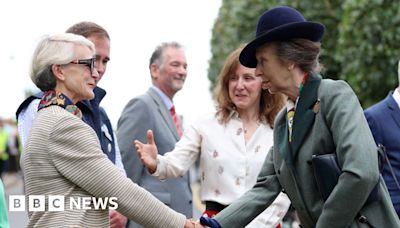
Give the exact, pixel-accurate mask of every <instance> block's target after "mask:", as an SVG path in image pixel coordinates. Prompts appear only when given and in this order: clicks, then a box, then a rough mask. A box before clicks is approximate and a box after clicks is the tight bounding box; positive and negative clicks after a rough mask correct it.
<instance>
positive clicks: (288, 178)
mask: <svg viewBox="0 0 400 228" xmlns="http://www.w3.org/2000/svg"><path fill="white" fill-rule="evenodd" d="M286 112H287V111H286V108H285V109H283V110H282V111H281V112H280V113H279V114H278V116H277V118H276V121H275V127H274V148H273V149H272V151H270V153H269V154H268V156H267V158H266V160H265V163H264V165H263V169H262V170H261V172H260V174H259V177H258V180H257V184H256V185H255V186H254V188H253V189H251V190H250V191H249V192H247V193H246V194H245V195H244V196H243V197H241V198H240V199H238V200H237V201H235V202H234V203H233V204H232V205H230V206H229V207H228V208H226V209H225V210H223V211H222V212H221V213H220V214H218V215H217V216H216V217H215V218H216V219H217V220H218V222H219V223H220V224H221V225H222V227H244V226H245V224H247V223H248V222H249V221H251V220H252V219H253V218H254V217H255V216H256V215H257V214H259V213H260V212H261V211H263V210H264V209H265V208H266V207H268V206H269V205H270V204H271V203H272V202H273V200H274V199H275V197H276V196H277V195H278V193H279V192H280V191H282V190H284V191H285V192H286V193H287V195H288V196H289V198H290V200H291V201H292V205H293V206H294V207H295V209H296V211H297V213H298V216H299V219H300V222H301V224H302V226H303V227H307V228H312V227H318V228H330V227H332V228H333V227H337V228H343V227H352V228H353V227H354V228H355V227H369V226H368V225H367V224H365V223H361V222H359V221H358V219H357V217H358V216H357V214H358V213H360V214H362V215H363V216H365V217H366V218H367V219H368V221H369V222H370V223H371V224H372V225H374V226H375V227H377V228H378V227H393V228H398V227H400V221H399V219H398V217H397V215H396V213H395V211H394V209H393V206H392V204H391V201H390V197H389V195H388V192H387V189H386V186H385V184H384V183H383V181H381V184H380V190H381V193H382V200H381V201H377V202H373V203H370V204H365V201H366V200H367V198H368V195H369V193H370V191H371V190H372V189H373V188H374V186H375V185H376V183H377V182H378V179H379V178H380V175H379V170H378V161H377V160H378V159H377V157H378V156H377V150H376V146H375V143H374V140H373V138H372V135H371V132H370V130H369V127H368V124H367V122H366V120H365V117H364V114H363V110H362V108H361V106H360V103H359V101H358V99H357V97H356V95H355V94H354V92H353V91H352V89H351V88H350V86H349V85H348V84H347V83H345V82H343V81H333V80H329V79H324V80H321V79H320V77H319V76H317V75H310V77H309V79H308V81H307V82H306V84H305V85H304V88H303V90H302V93H301V94H300V99H299V102H298V104H297V108H296V113H295V116H294V123H293V138H292V140H293V141H292V143H291V144H289V143H288V130H287V118H286ZM332 152H336V154H337V157H338V163H339V166H340V167H341V168H342V171H343V173H342V174H341V176H340V178H339V182H338V184H337V185H336V186H335V188H334V189H333V191H332V193H331V195H330V196H329V198H328V199H327V200H326V202H325V203H324V202H323V200H322V198H321V196H320V193H319V191H318V188H317V185H316V182H315V179H314V175H313V169H312V166H311V157H312V155H314V154H324V153H332Z"/></svg>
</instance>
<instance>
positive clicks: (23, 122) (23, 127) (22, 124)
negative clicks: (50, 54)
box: [17, 99, 126, 176]
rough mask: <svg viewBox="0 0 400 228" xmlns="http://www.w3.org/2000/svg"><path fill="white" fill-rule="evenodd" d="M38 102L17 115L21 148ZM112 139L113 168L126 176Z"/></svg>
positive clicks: (29, 129) (35, 113)
mask: <svg viewBox="0 0 400 228" xmlns="http://www.w3.org/2000/svg"><path fill="white" fill-rule="evenodd" d="M39 102H40V100H39V99H34V100H32V102H31V103H30V104H29V105H28V107H27V108H26V109H24V110H22V111H21V112H20V113H19V115H18V121H17V126H18V132H19V137H20V139H21V144H22V148H25V145H26V142H27V140H28V135H29V132H30V131H31V128H32V123H33V120H34V119H35V118H36V116H37V111H38V107H39ZM114 139H115V166H117V167H118V170H119V171H120V172H121V173H122V174H124V175H125V176H126V172H125V169H124V164H122V159H121V152H120V151H119V147H118V143H117V142H118V140H117V136H116V135H115V133H114Z"/></svg>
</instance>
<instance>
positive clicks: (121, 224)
mask: <svg viewBox="0 0 400 228" xmlns="http://www.w3.org/2000/svg"><path fill="white" fill-rule="evenodd" d="M127 222H128V219H127V218H126V217H125V216H123V215H122V214H120V213H119V212H118V211H115V210H110V228H125V226H126V223H127Z"/></svg>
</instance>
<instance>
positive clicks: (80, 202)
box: [8, 195, 118, 211]
mask: <svg viewBox="0 0 400 228" xmlns="http://www.w3.org/2000/svg"><path fill="white" fill-rule="evenodd" d="M8 199H9V201H8V202H9V203H8V204H9V205H8V208H9V210H10V211H25V210H26V207H25V206H26V205H25V204H26V203H28V211H64V210H65V209H66V208H65V206H66V205H65V200H66V198H65V196H62V195H49V196H47V208H46V197H45V196H44V195H29V196H28V201H26V198H25V195H10V196H9V198H8ZM67 200H69V208H67V209H68V210H90V209H95V210H106V209H111V210H115V209H117V208H118V203H117V197H105V198H96V197H69V198H67Z"/></svg>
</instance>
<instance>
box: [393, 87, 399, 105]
mask: <svg viewBox="0 0 400 228" xmlns="http://www.w3.org/2000/svg"><path fill="white" fill-rule="evenodd" d="M393 99H394V100H395V101H396V103H397V105H398V106H399V108H400V89H399V88H397V89H395V90H394V91H393Z"/></svg>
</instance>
